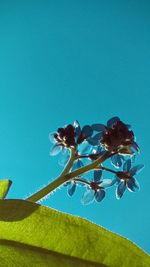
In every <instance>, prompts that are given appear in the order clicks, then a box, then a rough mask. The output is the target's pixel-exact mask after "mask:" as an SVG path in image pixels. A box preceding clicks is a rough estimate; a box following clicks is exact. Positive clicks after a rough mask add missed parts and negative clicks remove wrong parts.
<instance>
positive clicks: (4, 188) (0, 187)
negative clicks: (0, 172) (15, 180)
mask: <svg viewBox="0 0 150 267" xmlns="http://www.w3.org/2000/svg"><path fill="white" fill-rule="evenodd" d="M11 184H12V181H11V180H0V199H4V198H5V197H6V195H7V193H8V190H9V188H10V186H11Z"/></svg>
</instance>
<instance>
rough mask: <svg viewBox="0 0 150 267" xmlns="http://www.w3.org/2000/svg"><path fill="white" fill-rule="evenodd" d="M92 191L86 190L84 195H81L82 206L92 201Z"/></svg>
mask: <svg viewBox="0 0 150 267" xmlns="http://www.w3.org/2000/svg"><path fill="white" fill-rule="evenodd" d="M94 193H95V192H94V190H91V189H88V190H87V191H85V193H84V194H83V197H82V200H81V203H82V204H83V205H88V204H90V203H92V202H93V201H94V197H95V195H94Z"/></svg>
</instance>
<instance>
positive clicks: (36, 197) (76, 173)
mask: <svg viewBox="0 0 150 267" xmlns="http://www.w3.org/2000/svg"><path fill="white" fill-rule="evenodd" d="M72 153H73V155H71V156H70V160H69V162H68V164H67V166H66V168H65V169H64V171H63V172H62V174H61V175H60V176H59V177H58V178H57V179H56V180H54V181H53V182H51V183H50V184H48V185H47V186H45V187H44V188H42V189H41V190H39V191H38V192H36V193H35V194H33V195H32V196H30V197H29V198H27V199H26V200H28V201H32V202H36V201H39V200H40V199H42V198H43V197H45V196H46V195H48V194H49V193H50V192H52V191H53V190H54V189H56V188H57V187H59V186H60V185H61V184H63V183H65V182H67V181H69V180H70V179H72V178H74V177H77V176H79V175H80V174H82V173H85V172H88V171H90V170H93V169H95V168H96V167H97V166H98V165H99V164H101V163H102V162H103V161H104V160H106V159H108V158H109V157H110V156H112V153H111V152H109V151H107V152H105V154H103V155H102V156H101V157H99V158H98V159H97V160H95V161H94V162H92V163H91V164H89V165H86V166H84V167H82V168H79V169H77V170H75V171H73V172H71V173H68V172H67V171H68V170H70V168H71V166H72V164H73V161H74V159H75V152H73V151H72ZM66 169H67V171H66Z"/></svg>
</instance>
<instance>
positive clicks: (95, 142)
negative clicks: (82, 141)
mask: <svg viewBox="0 0 150 267" xmlns="http://www.w3.org/2000/svg"><path fill="white" fill-rule="evenodd" d="M87 142H88V143H89V144H90V145H92V146H97V145H98V143H99V142H98V140H95V139H94V138H93V137H89V138H88V139H87Z"/></svg>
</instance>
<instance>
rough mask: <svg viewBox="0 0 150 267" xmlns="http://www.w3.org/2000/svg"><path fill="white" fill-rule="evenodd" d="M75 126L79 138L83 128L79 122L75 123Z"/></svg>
mask: <svg viewBox="0 0 150 267" xmlns="http://www.w3.org/2000/svg"><path fill="white" fill-rule="evenodd" d="M73 126H74V129H75V134H76V136H77V137H78V136H79V135H80V133H81V128H80V124H79V122H78V121H77V120H76V121H74V123H73Z"/></svg>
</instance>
